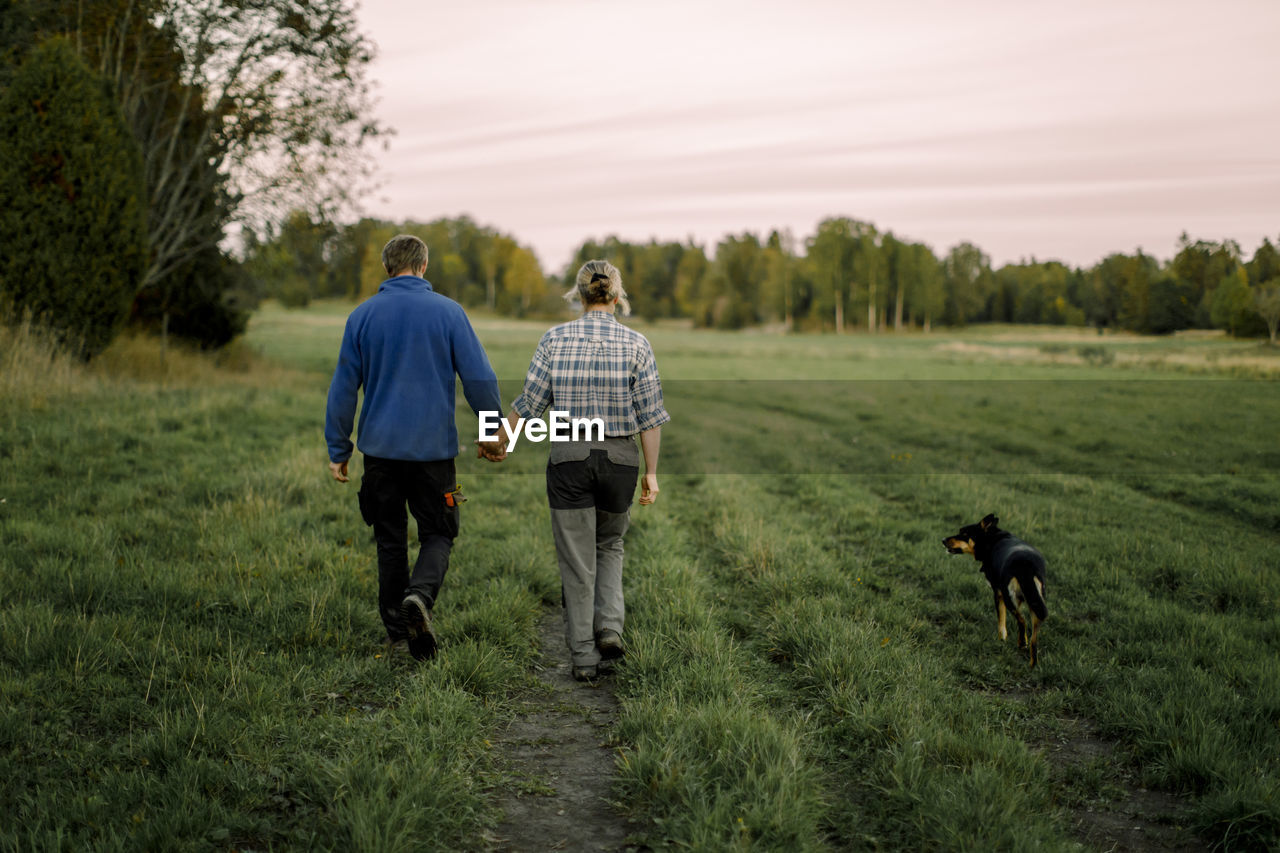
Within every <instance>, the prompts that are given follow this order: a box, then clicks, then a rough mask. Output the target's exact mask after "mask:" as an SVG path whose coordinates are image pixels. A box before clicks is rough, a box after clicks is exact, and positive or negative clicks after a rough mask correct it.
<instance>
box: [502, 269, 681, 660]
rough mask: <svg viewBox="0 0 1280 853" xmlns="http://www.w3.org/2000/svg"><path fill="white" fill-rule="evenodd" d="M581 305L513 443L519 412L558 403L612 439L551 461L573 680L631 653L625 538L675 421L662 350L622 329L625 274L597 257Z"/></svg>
mask: <svg viewBox="0 0 1280 853" xmlns="http://www.w3.org/2000/svg"><path fill="white" fill-rule="evenodd" d="M574 297H577V298H578V299H579V300H581V302H582V309H583V310H582V316H581V317H580V318H578V319H577V320H574V321H572V322H569V323H564V324H563V325H560V326H556V327H555V328H553V329H551V330H550V331H548V332H547V333H546V334H545V335H543V336H542V340H541V341H539V342H538V348H537V350H536V351H535V352H534V354H533V360H532V361H531V362H530V364H529V373H528V376H526V378H525V382H524V390H523V391H522V393H521V394H520V396H519V397H517V398H516V399H515V401H514V402H513V403H512V404H511V414H510V415H508V417H507V435H508V437H507V440H508V443H510V437H511V435H512V434H513V433H514V431H515V429H516V424H517V419H518V418H536V417H540V416H541V415H542V412H543V410H545V409H547V408H548V407H550V408H551V409H552V410H553V411H557V412H568V416H569V417H570V418H599V419H600V420H601V421H603V422H604V438H603V440H579V441H570V442H554V443H552V444H551V456H550V459H549V460H548V462H547V500H548V501H549V503H550V504H551V532H552V534H553V535H554V537H555V543H556V555H557V557H558V559H559V563H560V583H561V592H562V600H563V602H564V630H565V642H566V643H567V644H568V646H569V652H570V654H571V655H572V657H573V677H574V678H576V679H577V680H579V681H587V680H589V679H593V678H595V677H596V675H597V674H598V666H599V663H600V661H602V660H606V661H607V660H614V659H616V658H620V657H622V655H623V645H622V628H623V625H622V623H623V615H624V607H623V600H622V537H623V534H625V533H626V532H627V525H628V523H629V522H630V512H629V510H630V507H631V498H632V495H633V494H634V493H635V488H636V475H637V474H638V473H639V471H640V451H638V450H637V448H636V442H635V437H636V435H639V436H640V450H642V451H643V454H644V476H643V477H642V478H641V486H640V504H641V505H642V506H643V505H648V504H652V503H653V502H654V501H655V500H657V497H658V446H659V444H660V442H661V436H662V425H663V424H664V423H666V422H667V421H669V420H671V416H670V415H669V414H667V411H666V409H665V408H663V405H662V385H661V383H660V382H659V379H658V367H657V364H656V363H655V362H654V358H653V349H652V347H650V346H649V341H648V340H646V339H645V337H644V335H642V334H640V333H639V332H636V331H634V330H632V329H629V328H627V327H626V326H624V325H622V323H620V322H619V321H618V319H617V316H616V312H617V311H618V310H619V309H621V311H622V314H623V315H624V316H626V315H627V314H630V313H631V305H630V303H628V302H627V294H626V291H624V290H623V289H622V275H621V274H620V273H619V272H618V270H617V268H615V267H614V266H613V265H612V264H610V263H608V262H607V261H588V262H587V263H585V264H583V265H582V269H580V270H578V278H577V286H576V287H575V288H574V289H573V290H571V291H570V292H569V293H568V294H566V296H565V298H566V299H572V298H574Z"/></svg>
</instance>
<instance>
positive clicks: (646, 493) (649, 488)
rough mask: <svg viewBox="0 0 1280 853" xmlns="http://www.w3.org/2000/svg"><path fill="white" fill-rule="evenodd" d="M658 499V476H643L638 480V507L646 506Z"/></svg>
mask: <svg viewBox="0 0 1280 853" xmlns="http://www.w3.org/2000/svg"><path fill="white" fill-rule="evenodd" d="M657 499H658V475H657V474H645V475H644V477H643V478H642V479H641V480H640V505H641V506H648V505H649V504H651V503H653V502H654V501H656V500H657Z"/></svg>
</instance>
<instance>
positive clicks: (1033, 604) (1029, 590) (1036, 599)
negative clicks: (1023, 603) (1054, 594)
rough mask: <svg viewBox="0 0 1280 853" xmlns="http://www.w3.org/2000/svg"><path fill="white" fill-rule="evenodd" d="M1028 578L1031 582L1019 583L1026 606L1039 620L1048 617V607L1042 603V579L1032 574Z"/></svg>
mask: <svg viewBox="0 0 1280 853" xmlns="http://www.w3.org/2000/svg"><path fill="white" fill-rule="evenodd" d="M1028 580H1030V581H1031V583H1026V584H1024V583H1019V584H1018V585H1019V586H1020V587H1022V596H1023V598H1025V599H1026V600H1027V606H1028V607H1030V608H1031V612H1032V613H1034V614H1035V615H1036V618H1037V619H1039V620H1040V621H1041V622H1043V621H1044V620H1046V619H1048V618H1049V607H1048V605H1046V604H1045V603H1044V580H1042V579H1041V578H1039V577H1037V576H1035V575H1032V576H1031V577H1030V578H1028Z"/></svg>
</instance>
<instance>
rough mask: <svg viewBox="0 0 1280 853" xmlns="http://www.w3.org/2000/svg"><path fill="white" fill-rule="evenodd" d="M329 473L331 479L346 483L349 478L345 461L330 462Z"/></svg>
mask: <svg viewBox="0 0 1280 853" xmlns="http://www.w3.org/2000/svg"><path fill="white" fill-rule="evenodd" d="M329 473H330V474H332V475H333V479H335V480H337V481H338V482H339V483H346V482H349V481H350V479H351V478H350V477H348V476H347V463H346V462H330V463H329Z"/></svg>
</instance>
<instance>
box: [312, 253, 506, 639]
mask: <svg viewBox="0 0 1280 853" xmlns="http://www.w3.org/2000/svg"><path fill="white" fill-rule="evenodd" d="M382 265H383V267H384V268H386V271H387V275H389V276H390V278H388V279H387V280H386V281H384V282H382V284H381V285H380V286H379V287H378V292H377V293H376V294H375V295H374V296H373V297H372V298H370V299H368V300H366V301H365V302H363V303H361V304H360V305H359V306H358V307H357V308H356V309H355V310H354V311H352V312H351V316H350V317H348V318H347V326H346V330H345V331H344V332H343V335H342V349H341V351H340V352H339V354H338V366H337V369H336V370H334V373H333V382H332V383H331V384H330V386H329V402H328V406H327V408H326V411H325V429H324V432H325V440H326V441H327V442H328V445H329V460H330V461H329V470H330V472H331V473H332V474H333V478H334V479H335V480H337V481H338V482H340V483H346V482H348V479H349V478H348V476H347V462H348V460H349V459H350V458H351V452H352V444H351V438H350V436H351V427H352V422H353V420H354V418H355V409H356V398H357V392H358V391H359V389H360V388H361V387H363V388H364V405H363V406H362V407H361V410H360V433H359V438H360V452H361V453H363V454H364V478H363V479H362V480H361V484H360V492H359V499H360V514H361V515H362V516H363V517H364V521H365V523H366V524H369V525H371V526H372V527H373V534H374V539H375V540H376V541H377V546H378V612H379V614H380V615H381V617H382V622H383V625H385V626H386V629H387V642H388V643H389V644H390V645H391V646H392V647H394V646H396V645H399V644H400V643H401V641H407V642H406V645H407V646H408V648H409V652H410V654H412V655H413V657H414V658H416V659H418V660H427V659H429V658H431V657H434V655H435V652H436V638H435V633H434V632H433V631H432V627H431V613H432V609H433V608H434V607H435V603H436V599H437V597H438V596H439V594H440V585H441V583H442V582H443V581H444V575H445V572H446V571H447V570H448V568H449V552H450V551H451V550H452V548H453V540H454V537H456V536H457V535H458V515H459V512H458V504H459V502H460V500H461V496H460V494H458V492H457V484H456V481H455V479H454V477H455V474H454V463H453V460H454V457H455V456H457V455H458V433H457V428H456V426H455V424H454V404H453V400H454V375H455V374H456V375H457V376H459V377H460V378H461V379H462V390H463V393H464V394H465V396H466V398H467V403H469V404H470V406H471V408H472V409H473V410H475V411H477V412H479V411H484V410H491V411H497V410H499V409H500V408H501V405H502V404H501V401H500V398H499V396H498V378H497V376H496V375H495V374H494V372H493V368H492V367H491V366H490V365H489V359H488V357H487V356H486V355H485V352H484V348H483V347H482V346H481V345H480V341H479V339H477V338H476V334H475V331H474V330H473V329H472V328H471V323H470V322H469V321H468V320H467V315H466V314H465V313H464V312H463V310H462V307H461V306H460V305H458V303H456V302H454V301H453V300H452V299H449V298H447V297H445V296H441V295H440V294H438V293H436V292H434V291H433V290H432V289H431V284H430V283H429V282H427V281H426V280H425V279H424V278H423V275H424V274H425V273H426V271H427V245H426V244H425V243H423V242H422V241H421V240H419V239H418V238H417V237H414V236H412V235H409V234H400V235H398V236H396V237H392V238H391V240H390V242H388V243H387V245H386V247H385V248H383V250H382ZM480 453H481V455H484V456H486V457H487V458H489V459H490V460H491V461H499V460H500V459H501V458H502V457H503V456H505V453H504V452H503V451H502V447H501V443H500V442H494V443H493V444H492V445H482V446H481V448H480ZM406 504H407V505H408V509H409V512H411V513H412V514H413V517H414V519H415V520H416V521H417V523H418V541H419V546H420V547H419V551H418V559H417V561H416V562H415V563H414V567H413V574H412V575H410V573H409V562H408V518H407V516H406V514H405V506H406Z"/></svg>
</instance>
